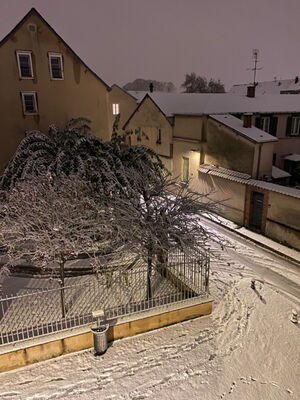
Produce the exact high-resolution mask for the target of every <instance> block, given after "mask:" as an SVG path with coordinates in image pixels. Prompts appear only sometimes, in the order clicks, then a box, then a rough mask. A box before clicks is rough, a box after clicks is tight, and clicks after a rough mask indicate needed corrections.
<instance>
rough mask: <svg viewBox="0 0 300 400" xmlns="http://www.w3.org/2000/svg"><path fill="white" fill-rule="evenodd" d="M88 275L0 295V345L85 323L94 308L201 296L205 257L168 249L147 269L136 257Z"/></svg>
mask: <svg viewBox="0 0 300 400" xmlns="http://www.w3.org/2000/svg"><path fill="white" fill-rule="evenodd" d="M89 279H90V280H89V281H88V282H84V283H79V284H76V285H70V286H65V287H64V288H55V289H44V290H35V291H34V292H31V293H29V292H26V293H23V294H22V293H21V294H18V295H16V296H9V297H8V296H7V297H3V298H0V346H1V345H4V344H7V343H14V342H17V341H22V340H26V339H29V338H32V337H37V336H42V335H47V334H50V333H53V332H59V331H63V330H66V329H70V328H74V327H79V326H84V325H90V324H92V322H93V318H92V312H93V311H95V310H99V309H102V310H105V316H106V318H107V319H108V320H109V319H112V318H116V317H118V316H122V315H129V314H133V313H136V312H140V311H144V310H148V309H151V308H155V307H159V306H161V305H164V304H169V303H174V302H178V301H182V300H186V299H189V298H192V297H198V296H202V297H205V296H207V295H208V282H209V258H208V257H207V255H205V254H202V253H192V252H191V253H189V254H187V253H185V254H184V253H182V252H180V251H173V252H172V253H170V254H169V255H168V258H167V260H166V262H165V263H161V262H158V261H157V262H155V263H154V266H153V267H152V268H151V270H149V268H148V267H147V265H145V263H144V262H142V261H141V260H139V261H138V262H136V263H135V265H134V266H133V267H132V268H131V269H128V270H126V268H123V269H122V270H113V269H108V270H107V271H106V273H104V274H102V275H100V277H98V278H97V279H96V278H95V277H90V278H89ZM149 286H150V289H151V290H149ZM62 291H63V296H64V313H62V301H61V296H62ZM149 294H150V295H149ZM63 314H64V315H65V316H64V317H62V315H63Z"/></svg>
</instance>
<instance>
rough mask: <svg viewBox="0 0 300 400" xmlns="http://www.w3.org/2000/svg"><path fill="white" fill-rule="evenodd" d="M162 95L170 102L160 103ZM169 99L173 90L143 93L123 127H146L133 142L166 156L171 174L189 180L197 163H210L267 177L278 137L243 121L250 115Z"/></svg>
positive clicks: (255, 176)
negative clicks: (207, 110) (194, 108)
mask: <svg viewBox="0 0 300 400" xmlns="http://www.w3.org/2000/svg"><path fill="white" fill-rule="evenodd" d="M167 96H169V98H168V97H167ZM178 96H184V95H177V97H178ZM191 96H192V100H197V98H196V97H194V96H193V95H191ZM184 97H185V96H184ZM161 98H163V99H164V100H165V101H166V100H170V103H167V105H166V104H164V103H163V102H160V101H159V100H160V99H161ZM172 98H173V95H165V94H155V93H153V94H151V95H149V94H148V95H147V94H146V96H145V97H144V98H143V100H142V101H141V102H140V104H139V106H138V108H137V109H136V110H135V112H134V113H133V114H132V115H131V117H130V118H129V119H128V121H127V122H126V123H125V125H124V129H131V130H137V129H141V130H142V131H143V132H145V134H146V135H147V137H148V139H146V138H144V137H140V138H136V139H135V140H136V141H135V142H134V143H136V142H137V140H140V143H141V144H144V145H146V146H149V147H151V148H152V149H153V150H155V151H156V152H157V153H158V154H159V155H161V156H163V157H164V159H165V163H166V160H169V161H168V162H167V164H166V165H167V166H168V167H169V168H170V170H171V172H172V173H173V175H174V176H176V177H179V178H180V179H181V180H182V181H187V180H189V179H190V180H191V181H192V184H193V180H194V178H197V174H198V172H197V170H198V168H199V166H200V165H202V164H213V165H216V166H221V167H224V168H229V169H232V170H235V171H240V172H243V173H247V174H250V175H251V176H252V177H253V178H256V179H257V178H263V177H269V178H270V179H271V176H272V157H273V152H274V144H275V143H276V142H277V141H278V139H277V138H275V137H274V136H272V135H270V134H268V133H266V132H264V131H262V130H260V129H258V128H256V127H254V126H252V125H251V124H249V123H248V125H246V124H245V121H246V122H247V121H248V122H249V118H251V116H247V118H245V121H243V120H241V119H239V118H236V117H234V116H232V115H230V114H219V115H205V114H202V113H200V112H199V113H198V114H196V113H192V112H190V113H189V111H188V110H187V111H185V109H184V107H182V111H181V112H180V110H179V109H178V110H177V111H176V109H175V105H173V104H172ZM157 99H158V101H157ZM187 100H189V99H187ZM160 105H162V107H160Z"/></svg>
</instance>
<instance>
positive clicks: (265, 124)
mask: <svg viewBox="0 0 300 400" xmlns="http://www.w3.org/2000/svg"><path fill="white" fill-rule="evenodd" d="M260 129H262V130H263V131H265V132H269V131H270V117H261V120H260Z"/></svg>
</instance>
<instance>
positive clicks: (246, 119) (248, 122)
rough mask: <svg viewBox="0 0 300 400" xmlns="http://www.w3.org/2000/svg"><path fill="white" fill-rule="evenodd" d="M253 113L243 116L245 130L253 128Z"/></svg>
mask: <svg viewBox="0 0 300 400" xmlns="http://www.w3.org/2000/svg"><path fill="white" fill-rule="evenodd" d="M251 117H252V114H251V113H245V114H244V115H243V127H244V128H251Z"/></svg>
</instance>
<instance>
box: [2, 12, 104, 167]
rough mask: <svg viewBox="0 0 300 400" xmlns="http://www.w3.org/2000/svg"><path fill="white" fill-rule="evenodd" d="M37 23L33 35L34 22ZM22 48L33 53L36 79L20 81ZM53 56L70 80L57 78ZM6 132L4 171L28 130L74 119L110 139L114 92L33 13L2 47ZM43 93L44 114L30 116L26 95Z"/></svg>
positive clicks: (41, 107)
mask: <svg viewBox="0 0 300 400" xmlns="http://www.w3.org/2000/svg"><path fill="white" fill-rule="evenodd" d="M29 23H33V24H36V25H37V32H29V31H28V24H29ZM17 50H28V51H32V62H33V72H34V79H20V78H19V71H18V64H17V58H16V53H15V52H16V51H17ZM48 52H55V53H60V54H62V56H63V66H64V79H63V80H51V78H50V71H49V59H48ZM0 60H1V63H0V76H1V77H2V78H1V96H0V107H1V132H0V173H1V172H2V171H3V169H4V167H5V165H6V164H7V163H8V161H9V160H10V158H11V157H12V156H13V154H14V152H15V150H16V148H17V146H18V144H19V143H20V141H21V140H22V139H23V138H24V133H25V131H26V130H32V129H38V130H41V131H43V132H45V133H47V132H48V126H49V125H50V124H52V123H54V124H56V125H58V126H61V127H63V126H64V125H65V124H66V123H67V122H68V121H69V120H70V119H71V118H76V117H86V118H89V119H90V120H91V121H92V132H93V133H94V134H95V135H96V136H98V137H100V138H103V139H109V137H110V125H111V124H110V122H109V120H110V114H111V109H110V107H109V99H108V91H107V88H106V86H105V84H103V83H101V81H100V80H99V79H97V78H96V77H95V76H94V75H93V74H92V73H91V72H90V71H89V70H88V69H87V68H86V67H85V66H84V65H83V64H82V63H81V61H80V60H79V59H78V57H76V56H75V55H74V53H73V52H71V51H70V50H69V49H68V48H67V47H66V46H65V45H64V43H62V41H61V40H60V39H59V38H58V37H57V36H56V35H55V34H54V33H53V32H52V31H51V30H50V29H49V28H48V26H47V25H46V24H45V23H44V22H43V21H42V20H41V19H40V18H39V17H38V16H37V15H31V16H30V17H29V18H28V19H27V20H26V21H24V23H23V24H22V25H21V26H20V28H19V29H18V31H17V32H16V33H15V34H14V35H13V36H12V37H10V38H9V39H8V40H7V41H6V42H4V43H3V45H2V46H1V47H0ZM22 91H34V92H36V93H37V103H38V114H37V115H24V113H23V107H22V101H21V92H22Z"/></svg>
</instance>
